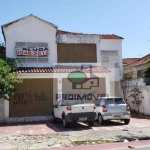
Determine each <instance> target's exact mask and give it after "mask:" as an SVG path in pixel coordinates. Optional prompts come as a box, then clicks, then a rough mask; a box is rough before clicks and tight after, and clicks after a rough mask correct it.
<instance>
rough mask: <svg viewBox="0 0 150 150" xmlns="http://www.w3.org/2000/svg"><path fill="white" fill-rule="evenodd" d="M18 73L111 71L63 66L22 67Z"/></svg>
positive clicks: (98, 68)
mask: <svg viewBox="0 0 150 150" xmlns="http://www.w3.org/2000/svg"><path fill="white" fill-rule="evenodd" d="M16 72H18V73H71V72H84V73H90V72H92V73H109V72H111V71H110V70H107V69H105V68H102V67H93V68H92V69H91V68H83V69H81V68H75V67H61V68H34V67H20V68H18V69H17V70H16Z"/></svg>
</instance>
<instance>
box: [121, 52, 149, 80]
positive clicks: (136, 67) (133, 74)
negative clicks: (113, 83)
mask: <svg viewBox="0 0 150 150" xmlns="http://www.w3.org/2000/svg"><path fill="white" fill-rule="evenodd" d="M148 61H150V54H148V55H146V56H144V57H142V58H139V59H137V60H136V61H135V62H133V63H132V64H129V65H126V66H124V71H123V76H124V79H136V78H141V77H143V76H144V71H145V70H146V69H147V67H148V66H149V63H148Z"/></svg>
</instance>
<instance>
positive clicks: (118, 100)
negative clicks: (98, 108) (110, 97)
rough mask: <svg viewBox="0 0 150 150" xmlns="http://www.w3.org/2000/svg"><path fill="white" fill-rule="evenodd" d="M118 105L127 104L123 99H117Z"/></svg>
mask: <svg viewBox="0 0 150 150" xmlns="http://www.w3.org/2000/svg"><path fill="white" fill-rule="evenodd" d="M115 103H116V104H125V102H124V100H123V99H122V98H115Z"/></svg>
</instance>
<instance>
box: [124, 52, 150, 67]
mask: <svg viewBox="0 0 150 150" xmlns="http://www.w3.org/2000/svg"><path fill="white" fill-rule="evenodd" d="M147 61H150V54H148V55H146V56H144V57H142V58H140V59H138V60H136V61H135V62H133V63H132V64H130V65H126V66H125V67H124V69H129V68H132V67H136V66H140V65H143V64H145V63H147Z"/></svg>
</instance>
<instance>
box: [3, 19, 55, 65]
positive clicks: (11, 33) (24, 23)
mask: <svg viewBox="0 0 150 150" xmlns="http://www.w3.org/2000/svg"><path fill="white" fill-rule="evenodd" d="M4 31H5V36H6V57H11V58H15V57H16V55H15V42H46V43H48V48H49V55H48V63H40V64H37V63H22V65H23V67H31V66H32V67H37V66H38V67H46V66H52V64H53V63H55V62H57V45H56V28H54V27H53V26H51V25H48V24H46V23H44V22H42V21H40V20H38V19H36V18H34V17H32V16H30V17H29V18H26V19H24V20H21V21H19V22H16V23H14V24H12V25H11V26H8V27H7V28H5V30H4Z"/></svg>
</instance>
